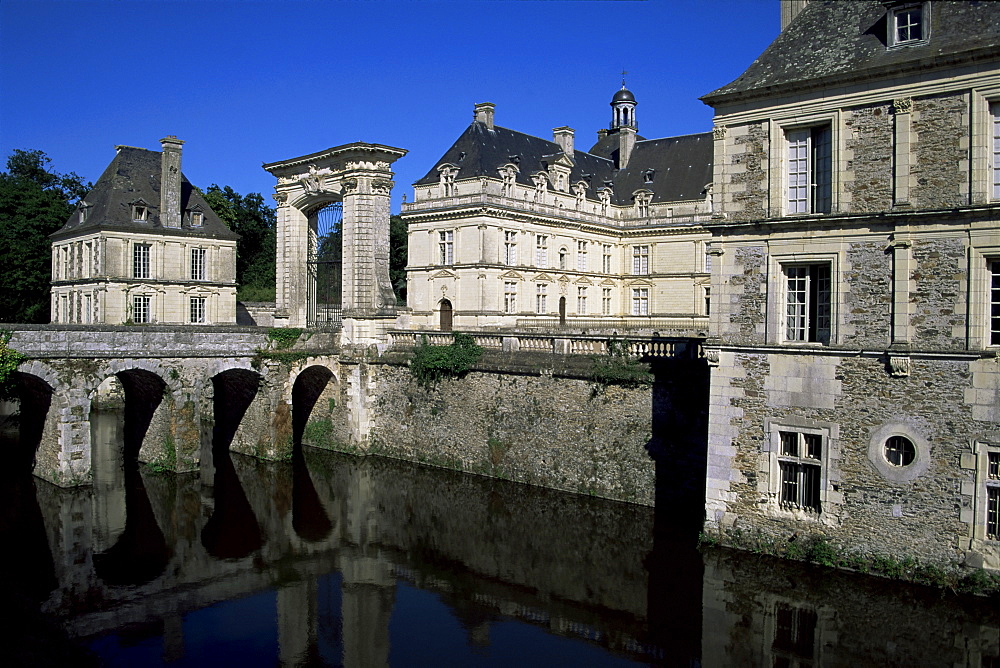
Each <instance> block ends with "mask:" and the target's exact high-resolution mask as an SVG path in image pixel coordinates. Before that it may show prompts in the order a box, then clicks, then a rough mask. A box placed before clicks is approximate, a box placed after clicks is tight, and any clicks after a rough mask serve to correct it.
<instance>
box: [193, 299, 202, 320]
mask: <svg viewBox="0 0 1000 668" xmlns="http://www.w3.org/2000/svg"><path fill="white" fill-rule="evenodd" d="M191 322H192V323H202V322H205V298H204V297H191Z"/></svg>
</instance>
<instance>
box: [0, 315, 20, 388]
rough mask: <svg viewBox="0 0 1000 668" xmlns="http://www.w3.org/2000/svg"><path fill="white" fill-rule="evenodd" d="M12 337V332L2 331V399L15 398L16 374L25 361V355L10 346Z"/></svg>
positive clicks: (0, 373) (0, 352)
mask: <svg viewBox="0 0 1000 668" xmlns="http://www.w3.org/2000/svg"><path fill="white" fill-rule="evenodd" d="M10 337H11V333H10V332H8V331H5V330H0V399H10V398H12V397H13V396H14V372H15V371H17V367H18V365H19V364H20V363H21V362H22V361H24V355H22V354H21V353H19V352H17V351H16V350H14V349H13V348H11V347H10V346H9V345H8V343H10Z"/></svg>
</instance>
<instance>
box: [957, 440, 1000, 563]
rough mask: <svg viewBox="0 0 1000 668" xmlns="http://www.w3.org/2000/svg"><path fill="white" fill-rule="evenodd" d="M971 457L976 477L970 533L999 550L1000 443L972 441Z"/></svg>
mask: <svg viewBox="0 0 1000 668" xmlns="http://www.w3.org/2000/svg"><path fill="white" fill-rule="evenodd" d="M962 457H963V459H964V457H966V455H962ZM972 457H973V466H974V467H975V477H976V487H975V490H976V491H975V498H974V499H973V503H974V505H975V510H974V517H975V520H974V526H973V529H972V536H973V537H974V538H975V539H978V540H980V541H986V542H987V543H988V544H990V545H992V549H993V550H997V551H998V552H1000V468H997V467H1000V443H988V442H982V441H974V442H973V445H972ZM991 464H993V465H992V466H991ZM963 466H964V465H963ZM970 468H971V467H970Z"/></svg>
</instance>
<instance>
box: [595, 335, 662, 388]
mask: <svg viewBox="0 0 1000 668" xmlns="http://www.w3.org/2000/svg"><path fill="white" fill-rule="evenodd" d="M628 349H629V341H628V339H622V340H619V339H610V340H609V341H608V352H607V354H605V355H602V356H600V357H594V358H593V365H592V366H591V368H590V380H591V382H592V383H593V384H594V387H593V392H592V393H591V394H592V396H596V395H597V394H599V393H600V391H601V390H602V389H603V388H605V387H607V386H609V385H619V386H621V387H642V386H643V385H652V384H653V374H651V373H650V372H649V367H648V366H647V365H645V364H643V363H642V362H640V361H639V360H637V359H635V358H634V357H631V356H630V355H629V354H628Z"/></svg>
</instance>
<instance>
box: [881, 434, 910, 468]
mask: <svg viewBox="0 0 1000 668" xmlns="http://www.w3.org/2000/svg"><path fill="white" fill-rule="evenodd" d="M916 456H917V450H916V448H914V447H913V443H912V442H911V441H910V439H908V438H906V437H904V436H891V437H890V438H889V439H888V440H887V441H886V442H885V458H886V459H887V460H888V461H889V463H890V464H892V465H893V466H909V465H910V464H912V463H913V460H914V458H915V457H916Z"/></svg>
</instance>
